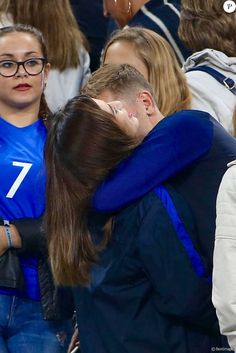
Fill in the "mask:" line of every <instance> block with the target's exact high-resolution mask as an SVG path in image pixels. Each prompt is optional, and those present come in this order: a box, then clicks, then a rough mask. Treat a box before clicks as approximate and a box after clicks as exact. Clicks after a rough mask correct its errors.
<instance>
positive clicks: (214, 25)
mask: <svg viewBox="0 0 236 353" xmlns="http://www.w3.org/2000/svg"><path fill="white" fill-rule="evenodd" d="M224 2H225V1H224V0H182V2H181V14H180V25H179V30H178V34H179V37H180V39H181V40H182V41H183V42H184V44H185V45H186V46H187V47H188V48H190V49H192V50H193V51H200V50H203V49H206V48H211V49H215V50H219V51H222V52H223V53H225V54H226V55H228V56H236V32H235V26H236V11H234V12H233V13H227V12H226V11H224V9H223V4H224Z"/></svg>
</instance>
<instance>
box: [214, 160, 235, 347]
mask: <svg viewBox="0 0 236 353" xmlns="http://www.w3.org/2000/svg"><path fill="white" fill-rule="evenodd" d="M216 210H217V218H216V238H215V249H214V258H213V293H212V300H213V303H214V306H215V308H216V313H217V316H218V319H219V323H220V329H221V332H222V333H223V334H224V335H226V336H227V338H228V341H229V344H230V346H231V348H232V349H233V350H236V165H233V166H231V168H230V169H228V170H227V172H226V173H225V175H224V177H223V179H222V182H221V185H220V188H219V193H218V196H217V207H216Z"/></svg>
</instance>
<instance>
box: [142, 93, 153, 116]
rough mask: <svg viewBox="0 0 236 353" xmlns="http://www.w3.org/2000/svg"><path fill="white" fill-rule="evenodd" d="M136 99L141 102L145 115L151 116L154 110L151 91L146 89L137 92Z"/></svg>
mask: <svg viewBox="0 0 236 353" xmlns="http://www.w3.org/2000/svg"><path fill="white" fill-rule="evenodd" d="M138 100H139V101H141V102H142V103H143V105H144V107H145V110H146V113H147V116H151V115H152V114H153V113H154V111H155V103H154V99H153V97H152V95H151V93H150V92H148V91H142V92H139V94H138Z"/></svg>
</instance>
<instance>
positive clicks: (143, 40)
mask: <svg viewBox="0 0 236 353" xmlns="http://www.w3.org/2000/svg"><path fill="white" fill-rule="evenodd" d="M118 41H119V42H121V41H126V42H128V43H130V44H132V45H134V47H135V49H136V51H135V52H136V55H137V56H138V57H139V58H140V59H141V60H142V62H143V63H144V65H145V66H146V68H147V71H148V81H149V83H150V84H151V86H152V87H153V90H154V95H155V97H156V101H157V105H158V108H159V109H160V111H161V113H162V114H163V115H164V116H166V115H170V114H172V113H174V112H177V111H179V110H183V109H189V108H190V107H191V93H190V90H189V88H188V85H187V81H186V77H185V75H184V73H183V72H182V70H181V68H180V66H179V63H178V61H177V58H176V56H175V54H174V51H173V49H172V48H171V47H170V45H169V43H168V42H167V41H166V40H165V39H164V38H163V37H161V36H160V35H158V34H157V33H155V32H153V31H151V30H149V29H146V28H141V27H130V28H125V29H123V30H118V31H116V32H114V34H113V35H112V36H111V38H110V39H109V41H108V42H107V44H106V46H105V49H104V54H103V59H102V62H103V63H104V60H105V58H106V52H107V50H108V49H109V47H110V46H111V45H112V44H113V43H115V42H118ZM124 63H125V59H124Z"/></svg>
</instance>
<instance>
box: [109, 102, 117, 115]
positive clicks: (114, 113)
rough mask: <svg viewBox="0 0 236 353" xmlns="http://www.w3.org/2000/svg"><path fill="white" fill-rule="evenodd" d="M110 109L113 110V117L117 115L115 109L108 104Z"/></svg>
mask: <svg viewBox="0 0 236 353" xmlns="http://www.w3.org/2000/svg"><path fill="white" fill-rule="evenodd" d="M107 105H108V107H109V108H110V109H111V112H112V115H114V116H115V115H116V112H115V109H114V108H113V107H112V106H111V105H110V104H109V103H107Z"/></svg>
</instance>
